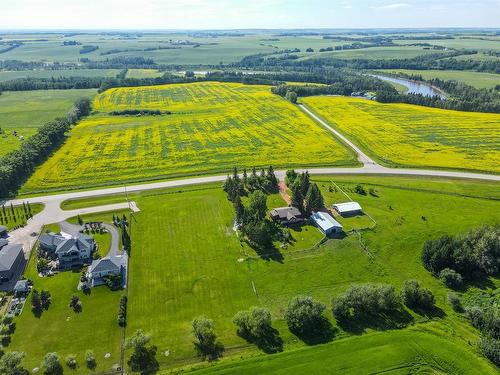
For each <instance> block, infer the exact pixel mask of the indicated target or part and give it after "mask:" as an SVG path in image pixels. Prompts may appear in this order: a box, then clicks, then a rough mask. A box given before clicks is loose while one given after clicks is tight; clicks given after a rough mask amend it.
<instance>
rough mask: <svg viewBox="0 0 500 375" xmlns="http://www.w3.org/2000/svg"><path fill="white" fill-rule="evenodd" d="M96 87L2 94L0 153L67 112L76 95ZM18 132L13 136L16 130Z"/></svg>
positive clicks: (86, 93)
mask: <svg viewBox="0 0 500 375" xmlns="http://www.w3.org/2000/svg"><path fill="white" fill-rule="evenodd" d="M95 93H96V90H92V89H91V90H39V91H14V92H4V93H2V95H0V128H1V129H2V132H1V134H0V156H2V155H5V154H6V153H7V152H9V151H12V150H14V149H16V148H17V147H19V145H20V144H21V142H22V140H21V137H24V140H26V139H28V138H29V137H30V136H32V135H33V134H34V133H35V132H36V130H37V128H38V127H39V126H41V125H43V124H45V123H47V122H50V121H52V120H54V119H55V118H56V117H61V116H64V115H66V113H67V112H68V111H69V110H70V109H71V107H72V106H73V103H74V102H75V100H76V99H78V98H81V97H92V96H93V95H94V94H95ZM14 131H16V132H17V136H14V134H13V132H14Z"/></svg>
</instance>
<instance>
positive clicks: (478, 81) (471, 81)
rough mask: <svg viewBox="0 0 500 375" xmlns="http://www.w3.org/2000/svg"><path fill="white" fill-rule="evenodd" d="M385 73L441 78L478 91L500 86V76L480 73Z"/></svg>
mask: <svg viewBox="0 0 500 375" xmlns="http://www.w3.org/2000/svg"><path fill="white" fill-rule="evenodd" d="M380 72H384V73H405V74H415V75H421V76H422V77H423V78H424V79H432V78H439V79H442V80H445V81H448V80H453V81H459V82H463V83H466V84H468V85H471V86H473V87H475V88H478V89H491V88H493V87H495V86H497V85H499V84H500V74H492V73H479V72H468V71H461V70H460V71H457V70H409V69H382V70H380Z"/></svg>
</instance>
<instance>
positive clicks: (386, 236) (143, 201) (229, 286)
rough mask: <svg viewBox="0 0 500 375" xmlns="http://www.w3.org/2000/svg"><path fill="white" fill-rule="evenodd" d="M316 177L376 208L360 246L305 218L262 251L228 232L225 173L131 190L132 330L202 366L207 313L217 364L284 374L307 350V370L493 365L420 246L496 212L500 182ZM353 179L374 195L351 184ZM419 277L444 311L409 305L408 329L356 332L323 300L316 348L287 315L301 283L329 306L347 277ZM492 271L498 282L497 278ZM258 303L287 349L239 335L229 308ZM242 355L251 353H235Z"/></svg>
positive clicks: (167, 361)
mask: <svg viewBox="0 0 500 375" xmlns="http://www.w3.org/2000/svg"><path fill="white" fill-rule="evenodd" d="M312 179H313V180H314V181H315V182H317V183H318V184H319V186H320V188H321V190H322V192H323V194H324V197H325V202H326V203H327V204H328V205H329V206H330V205H331V204H333V203H335V202H337V201H339V200H342V201H343V200H345V199H344V197H343V196H341V195H339V192H338V191H337V192H335V191H330V186H331V180H332V179H333V180H334V181H335V182H336V183H337V185H338V186H339V187H341V188H342V189H343V190H345V191H346V192H347V193H348V194H349V195H350V196H351V197H352V198H353V199H355V200H356V201H358V202H359V203H360V204H361V206H362V207H363V209H364V210H365V212H367V213H369V214H370V215H371V216H372V217H373V218H374V220H375V221H376V222H377V227H376V228H375V229H373V230H368V231H365V232H363V234H362V235H361V241H362V242H363V244H364V245H365V246H361V243H360V238H359V237H357V236H355V235H351V236H348V237H346V238H345V239H342V240H330V241H328V242H327V243H326V244H324V245H322V246H321V247H319V248H312V245H313V244H314V243H315V242H316V241H317V240H318V239H320V238H321V234H320V233H319V232H318V231H317V230H316V229H315V228H313V227H311V226H306V227H305V228H303V230H302V231H299V232H293V233H292V235H293V237H294V238H296V239H298V241H297V242H296V243H295V245H294V246H293V247H290V248H288V249H278V251H279V252H280V253H281V255H282V256H283V258H282V260H281V261H273V260H263V259H261V258H259V257H258V256H257V254H256V253H255V252H254V251H253V250H252V249H250V248H248V247H247V246H246V245H244V246H242V245H241V244H240V242H239V241H238V239H237V237H236V235H235V233H234V232H233V231H232V215H233V212H232V206H231V205H230V203H229V202H228V201H227V200H226V197H225V194H224V193H223V192H222V191H221V189H220V187H219V184H214V185H207V186H200V187H198V188H196V189H193V188H191V189H187V188H186V189H170V190H159V191H151V192H141V193H135V194H131V197H130V198H131V199H133V200H135V201H136V202H137V203H138V205H139V207H140V209H141V211H140V212H139V213H136V214H134V217H133V218H132V220H131V221H132V240H133V248H132V255H131V268H130V278H129V281H130V285H129V301H130V302H129V310H128V311H129V315H128V326H127V335H131V334H132V333H133V332H134V331H135V330H136V329H139V328H141V329H144V330H145V331H147V332H150V333H151V334H152V335H153V343H154V344H155V345H157V346H158V356H157V358H158V361H159V362H160V365H161V367H162V368H165V369H167V368H169V369H172V368H177V367H183V366H185V367H183V369H184V370H188V369H191V368H192V367H193V366H194V367H197V366H198V363H199V361H198V359H197V358H196V355H195V352H194V348H193V345H192V338H191V335H190V331H191V327H190V322H191V320H192V319H193V318H194V317H196V316H198V315H201V314H204V315H207V316H208V317H210V318H212V319H213V320H214V322H215V327H216V332H217V334H218V335H219V337H220V339H221V341H222V342H223V343H224V345H225V346H226V355H225V356H226V358H225V359H223V360H222V363H221V366H222V367H221V368H220V371H221V372H222V373H225V371H227V372H239V373H242V372H244V373H247V372H248V373H254V372H259V371H260V372H262V371H265V372H275V371H278V369H283V370H282V371H285V369H288V373H289V372H290V371H294V369H295V368H297V371H299V372H300V371H301V369H302V368H303V367H302V366H306V365H307V363H309V361H310V362H311V363H312V362H314V363H315V365H314V367H312V369H313V372H314V371H316V372H318V373H320V372H322V371H324V369H325V368H330V366H333V367H332V368H333V369H338V371H341V369H340V368H337V367H335V366H339V364H340V363H344V361H345V362H346V372H348V373H357V372H359V371H360V370H359V369H360V367H359V366H362V365H363V364H364V365H365V367H363V369H365V368H369V369H370V371H382V370H389V369H392V370H393V371H394V372H395V373H405V371H409V370H408V369H409V368H412V367H411V366H415V368H416V369H420V370H422V371H424V370H425V371H431V370H432V371H441V372H449V371H452V370H453V371H457V372H460V371H461V372H464V373H468V372H470V371H477V373H484V374H487V373H495V370H494V369H493V367H492V366H491V365H490V364H489V363H488V362H487V361H486V360H485V359H483V358H482V357H481V356H480V355H479V354H478V353H477V351H476V349H475V347H474V345H473V344H472V346H471V345H469V344H468V343H469V342H470V343H474V342H475V341H476V340H477V337H478V336H477V332H476V331H475V330H474V329H473V328H472V327H471V326H470V325H469V324H468V323H467V322H466V320H465V319H464V318H463V317H461V316H459V315H457V314H456V313H454V312H453V311H452V310H451V308H450V307H449V306H448V303H447V301H446V296H447V292H448V290H447V289H446V288H445V287H444V286H443V284H442V283H441V282H439V281H438V280H437V279H435V278H433V277H432V276H431V275H430V274H429V273H428V272H427V271H425V270H424V268H423V266H422V264H421V261H420V253H421V248H422V245H423V243H424V241H425V240H426V239H428V238H435V237H437V236H440V235H442V234H445V233H449V234H457V233H460V232H463V231H466V230H467V229H469V228H472V227H476V226H479V225H482V224H486V223H497V222H498V220H499V219H498V215H497V214H496V212H498V210H499V209H500V201H499V199H500V192H499V191H498V185H497V184H495V183H492V182H474V181H461V180H447V179H420V178H414V177H404V178H399V177H376V176H375V177H370V176H334V177H329V176H325V177H313V178H312ZM358 183H360V184H362V185H363V187H364V188H365V189H366V190H367V191H368V190H369V189H373V190H374V191H375V192H376V195H377V196H372V195H369V194H368V195H366V196H361V195H357V194H355V193H354V192H353V191H354V187H355V186H356V185H357V184H358ZM269 202H270V204H269V206H270V207H274V206H277V205H282V204H283V202H281V201H280V200H279V198H278V197H277V196H271V197H270V198H269ZM72 204H76V202H73V203H72ZM101 216H102V218H107V217H108V216H109V214H105V215H101ZM98 217H99V215H94V218H96V219H97V218H98ZM352 219H354V220H355V218H352ZM348 220H351V219H348ZM412 278H416V279H418V280H420V281H421V283H422V284H423V285H424V286H425V287H427V288H430V289H431V290H432V291H433V293H434V294H435V296H436V301H437V306H438V307H439V308H440V309H442V311H443V315H442V317H439V316H435V317H432V316H431V317H428V316H424V315H419V314H417V313H414V312H412V311H407V312H408V313H409V314H410V316H411V320H412V321H413V324H414V325H411V326H410V327H409V328H408V329H404V330H400V331H387V332H380V333H376V334H375V332H379V329H380V328H377V326H376V325H372V326H371V325H368V326H366V327H365V328H364V331H363V332H364V333H363V334H362V335H361V336H357V335H352V333H351V332H349V331H344V330H342V329H340V328H338V327H336V324H335V322H334V320H333V319H332V317H331V313H330V312H329V311H327V312H326V313H325V316H327V317H328V318H329V319H330V321H331V322H332V324H333V325H334V327H336V328H335V329H336V334H335V336H334V339H333V342H332V343H330V344H327V345H324V346H318V347H316V348H305V347H304V343H303V342H302V341H301V340H300V339H298V338H297V337H296V336H294V335H292V334H291V333H290V332H289V331H288V329H287V327H286V324H285V322H284V321H283V313H284V310H285V308H286V305H287V303H288V301H289V299H290V298H291V297H293V296H295V295H297V294H310V295H313V296H314V297H315V298H318V299H320V300H321V301H323V302H324V303H325V304H326V305H327V306H330V300H331V298H332V297H333V296H335V295H336V294H337V293H340V292H342V291H344V290H346V289H347V288H348V287H349V285H351V284H352V283H361V282H383V283H390V284H392V285H394V286H395V287H396V288H398V289H399V288H400V287H401V285H402V284H403V282H404V281H405V280H407V279H412ZM492 282H493V283H494V285H495V287H498V285H499V281H498V280H497V279H492ZM488 290H490V289H488ZM254 305H258V306H265V307H268V308H269V309H271V312H272V315H273V319H274V323H273V324H274V326H275V327H276V328H277V329H278V330H279V332H280V335H281V337H282V338H283V340H284V349H285V353H284V354H279V355H276V356H272V357H266V356H263V355H262V354H259V351H258V349H256V348H255V347H254V346H253V345H250V344H248V343H246V342H245V341H244V340H242V339H241V338H239V337H238V336H237V335H236V333H235V328H234V326H233V324H232V323H231V319H232V316H233V315H234V314H235V313H236V312H237V311H238V310H242V309H247V308H249V307H251V306H254ZM445 342H446V343H447V345H443V343H445ZM373 347H376V348H377V350H378V351H377V350H373ZM166 350H169V351H170V355H169V356H168V357H166V356H164V355H163V353H164V352H165V351H166ZM352 351H356V352H357V353H359V354H357V355H359V357H358V358H360V360H359V361H356V360H355V358H354V357H352V358H349V359H347V357H348V356H349V353H352ZM240 357H241V358H249V357H252V358H253V357H255V358H253V359H249V360H248V361H243V362H240V361H239V358H240ZM290 358H296V360H292V359H290ZM335 358H338V361H336V360H334V359H335ZM344 358H345V359H344ZM361 358H366V359H364V360H362V361H361ZM457 358H460V359H457ZM268 359H269V360H270V361H267V360H268ZM240 365H241V366H242V367H238V366H240ZM235 366H236V367H235ZM212 370H213V371H216V370H217V367H216V368H213V369H210V371H212ZM398 371H399V372H398ZM453 371H452V372H453ZM278 372H279V371H278Z"/></svg>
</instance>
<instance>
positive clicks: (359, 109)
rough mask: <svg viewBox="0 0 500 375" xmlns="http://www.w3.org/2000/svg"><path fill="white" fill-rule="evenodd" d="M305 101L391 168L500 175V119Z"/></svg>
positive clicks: (360, 102)
mask: <svg viewBox="0 0 500 375" xmlns="http://www.w3.org/2000/svg"><path fill="white" fill-rule="evenodd" d="M301 101H302V102H303V103H304V104H306V105H307V106H308V107H310V108H311V109H312V110H313V111H314V112H316V113H317V114H319V115H320V116H321V117H323V118H324V119H325V120H326V121H327V122H329V123H331V124H332V125H334V126H336V127H337V128H338V129H339V130H340V131H341V132H343V133H344V134H345V135H346V136H347V137H348V138H350V139H351V140H353V141H354V142H355V143H357V144H358V145H360V146H361V147H363V148H364V149H365V150H366V151H367V152H368V153H369V154H371V155H373V156H374V157H375V158H376V159H378V160H380V161H381V162H383V163H385V164H388V165H390V166H407V167H432V168H449V169H462V170H476V171H483V172H493V173H500V115H499V114H490V113H472V112H459V111H449V110H442V109H436V108H428V107H422V106H414V105H408V104H381V103H377V102H374V101H369V100H364V99H355V98H347V97H319V96H318V97H308V98H303V99H301Z"/></svg>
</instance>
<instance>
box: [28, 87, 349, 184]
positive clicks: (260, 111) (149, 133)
mask: <svg viewBox="0 0 500 375" xmlns="http://www.w3.org/2000/svg"><path fill="white" fill-rule="evenodd" d="M93 108H94V110H95V111H97V112H99V113H98V114H96V115H93V116H90V117H88V118H86V119H84V120H83V121H81V122H80V123H79V124H78V125H77V126H76V127H74V128H73V130H72V132H71V135H70V137H69V139H68V140H67V141H66V143H65V144H64V145H63V146H62V147H61V148H60V149H59V150H58V151H57V152H56V153H55V154H54V155H53V156H52V157H51V158H50V159H49V160H48V161H47V162H45V163H44V164H43V165H42V166H41V167H40V168H38V169H37V170H36V172H35V174H34V175H33V176H32V177H31V178H30V179H29V181H28V182H27V183H26V185H25V186H24V187H23V188H22V193H33V192H36V191H42V190H61V189H73V188H76V187H78V188H83V187H89V186H99V185H110V184H123V183H127V182H132V181H146V180H153V179H162V178H171V177H179V176H185V175H190V174H202V173H216V172H227V171H228V170H231V169H232V168H233V167H234V166H235V165H239V166H246V167H247V168H251V167H253V166H256V167H265V166H268V165H269V164H272V165H274V166H276V167H285V166H296V165H300V166H314V165H316V166H318V165H337V166H348V165H356V163H357V162H356V160H355V157H354V154H353V153H352V152H351V151H349V150H348V149H346V148H345V147H344V146H343V145H341V143H340V142H339V141H337V140H336V139H335V138H334V137H333V136H332V135H331V134H330V133H329V132H328V131H327V130H325V129H323V128H322V127H321V126H320V125H318V124H316V123H315V122H314V121H313V120H311V119H310V118H309V117H308V116H307V115H305V114H304V113H303V112H302V111H300V109H299V108H297V107H296V106H294V105H292V104H291V103H289V102H288V101H285V100H284V99H282V98H280V97H278V96H276V95H273V94H271V92H270V90H269V87H267V86H248V85H242V84H222V83H216V82H204V83H196V84H180V85H165V86H149V87H139V88H120V89H110V90H107V91H106V92H104V93H103V94H101V95H98V96H97V97H96V98H95V99H94V106H93ZM126 109H148V110H161V111H172V114H171V115H161V116H141V117H137V116H113V115H110V114H108V113H106V112H110V111H122V110H126ZM277 150H279V151H277Z"/></svg>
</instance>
